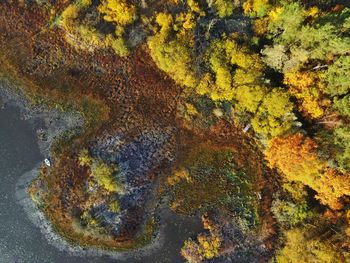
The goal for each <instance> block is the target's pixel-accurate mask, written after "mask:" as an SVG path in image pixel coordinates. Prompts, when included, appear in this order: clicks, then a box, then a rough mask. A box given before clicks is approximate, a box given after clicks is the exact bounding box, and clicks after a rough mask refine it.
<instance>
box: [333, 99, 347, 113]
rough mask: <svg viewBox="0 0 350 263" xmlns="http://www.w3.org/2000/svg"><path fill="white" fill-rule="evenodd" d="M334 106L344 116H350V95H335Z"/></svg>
mask: <svg viewBox="0 0 350 263" xmlns="http://www.w3.org/2000/svg"><path fill="white" fill-rule="evenodd" d="M333 108H334V109H335V110H337V111H339V113H340V114H341V115H342V116H344V117H348V118H350V95H346V96H344V97H342V98H337V97H335V98H334V100H333Z"/></svg>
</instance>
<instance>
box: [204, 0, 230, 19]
mask: <svg viewBox="0 0 350 263" xmlns="http://www.w3.org/2000/svg"><path fill="white" fill-rule="evenodd" d="M207 1H208V2H209V5H210V6H212V7H213V8H214V9H215V10H216V12H217V14H218V15H219V17H221V18H224V17H227V16H230V15H232V13H233V10H234V9H235V7H236V6H235V3H234V1H233V0H207Z"/></svg>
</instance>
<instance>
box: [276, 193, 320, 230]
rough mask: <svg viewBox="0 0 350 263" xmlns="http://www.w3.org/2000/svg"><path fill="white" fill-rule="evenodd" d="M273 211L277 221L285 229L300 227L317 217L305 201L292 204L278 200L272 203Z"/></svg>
mask: <svg viewBox="0 0 350 263" xmlns="http://www.w3.org/2000/svg"><path fill="white" fill-rule="evenodd" d="M271 211H272V213H273V215H274V217H275V218H276V219H277V221H278V222H279V223H280V224H281V225H283V226H285V227H291V226H295V225H298V224H300V223H303V222H305V220H307V219H309V218H311V217H313V216H315V213H313V212H312V211H311V210H310V208H309V206H308V204H307V202H306V201H305V200H304V201H302V202H291V201H284V200H280V199H278V200H275V201H274V202H273V203H272V208H271Z"/></svg>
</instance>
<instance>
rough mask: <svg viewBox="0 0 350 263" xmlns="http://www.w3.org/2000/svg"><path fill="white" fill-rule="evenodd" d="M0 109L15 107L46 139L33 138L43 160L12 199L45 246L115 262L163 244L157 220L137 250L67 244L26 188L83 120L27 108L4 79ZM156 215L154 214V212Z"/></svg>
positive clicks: (17, 91)
mask: <svg viewBox="0 0 350 263" xmlns="http://www.w3.org/2000/svg"><path fill="white" fill-rule="evenodd" d="M0 102H1V104H0V106H1V107H6V106H7V105H9V106H13V107H16V108H18V109H19V110H20V115H21V118H23V119H24V120H26V121H28V122H29V123H30V125H31V126H33V127H34V129H35V130H37V131H38V130H39V129H40V130H41V131H43V132H44V134H45V136H46V140H41V139H40V138H38V139H37V143H38V146H39V150H40V153H41V155H42V156H43V160H42V161H41V162H39V163H37V164H36V165H35V166H34V168H33V169H32V170H30V171H27V172H26V173H24V174H23V175H21V176H20V177H19V179H18V180H17V183H16V193H15V195H16V200H17V201H18V202H19V203H20V205H21V206H22V208H23V209H24V211H25V212H26V215H27V217H28V218H29V220H30V221H31V222H32V223H33V224H34V225H35V226H36V227H37V228H39V230H40V232H41V233H42V234H43V235H44V237H45V239H46V240H47V241H48V243H49V244H51V245H52V246H54V247H55V248H57V249H58V250H60V251H65V252H68V253H69V254H70V255H72V256H80V257H86V256H90V257H102V256H108V257H110V258H113V259H118V260H123V261H125V260H128V259H130V258H132V257H134V258H136V256H137V258H141V257H142V256H147V255H150V254H151V253H153V252H155V251H156V250H159V249H160V248H161V247H162V245H163V243H164V235H163V232H164V229H165V224H164V222H163V223H162V222H161V221H163V220H162V218H160V220H158V221H159V222H158V223H159V225H158V229H157V231H156V236H155V237H154V238H152V241H151V242H150V243H149V244H148V245H146V246H144V247H142V248H137V249H131V250H130V251H125V252H124V251H118V250H113V249H110V250H109V249H108V248H105V249H104V248H96V247H83V246H80V245H77V244H71V243H70V242H69V241H68V240H66V239H65V238H64V236H62V235H60V234H59V233H57V232H56V230H55V229H54V225H53V224H52V223H51V222H50V221H49V220H48V219H47V218H46V216H45V214H44V213H43V212H42V211H41V210H40V208H38V207H37V205H36V204H35V203H34V202H33V200H32V198H31V197H30V195H29V192H28V187H29V186H30V184H31V182H32V181H33V180H35V178H37V176H38V174H39V168H40V165H42V164H43V162H44V158H50V157H51V150H50V149H51V147H52V145H53V144H54V143H55V141H56V140H57V139H58V138H59V137H60V135H62V134H63V133H64V132H65V131H67V130H70V129H73V130H74V131H75V133H79V132H80V129H82V128H83V122H84V121H83V119H82V117H81V116H80V114H79V113H77V112H62V111H59V110H55V109H53V110H50V109H48V108H47V107H45V106H31V105H30V103H29V102H28V100H27V99H26V98H25V94H24V92H23V91H22V90H21V88H19V87H17V86H15V85H14V84H12V83H11V81H9V80H8V79H3V78H0ZM157 214H158V213H157Z"/></svg>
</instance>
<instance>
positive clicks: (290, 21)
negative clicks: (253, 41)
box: [268, 2, 306, 45]
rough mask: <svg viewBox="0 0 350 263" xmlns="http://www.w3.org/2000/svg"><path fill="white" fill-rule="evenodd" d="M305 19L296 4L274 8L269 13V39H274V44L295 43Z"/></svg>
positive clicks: (291, 3) (301, 9)
mask: <svg viewBox="0 0 350 263" xmlns="http://www.w3.org/2000/svg"><path fill="white" fill-rule="evenodd" d="M305 18H306V16H305V11H304V9H303V8H302V6H301V5H300V4H299V3H298V2H290V3H288V2H285V3H284V4H283V5H282V6H277V7H275V8H274V9H272V10H271V11H270V12H269V19H270V23H269V26H268V32H269V34H270V37H271V38H274V41H275V43H276V41H277V42H278V43H279V44H283V45H284V44H287V43H291V42H293V41H295V38H296V37H297V33H298V30H299V29H300V26H301V25H302V23H303V22H304V20H305ZM276 35H277V37H276Z"/></svg>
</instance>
